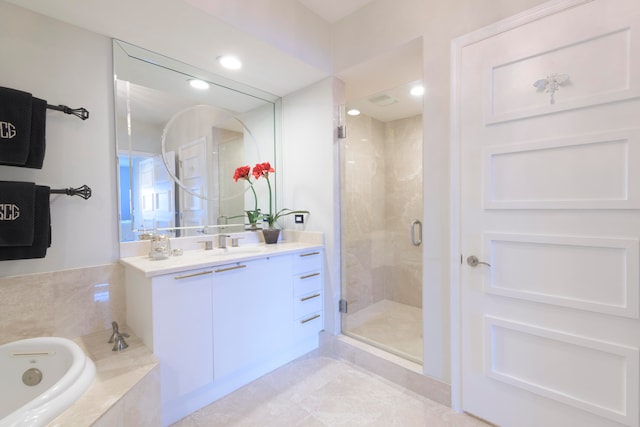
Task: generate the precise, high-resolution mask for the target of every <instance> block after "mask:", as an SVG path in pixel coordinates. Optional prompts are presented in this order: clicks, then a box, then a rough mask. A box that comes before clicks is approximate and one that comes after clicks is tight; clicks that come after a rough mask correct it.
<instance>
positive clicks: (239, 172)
mask: <svg viewBox="0 0 640 427" xmlns="http://www.w3.org/2000/svg"><path fill="white" fill-rule="evenodd" d="M249 172H251V167H249V166H248V165H247V166H240V167H239V168H236V171H235V173H234V174H233V180H234V181H235V182H238V180H239V179H241V178H242V179H246V180H247V181H249V182H251V181H250V180H249Z"/></svg>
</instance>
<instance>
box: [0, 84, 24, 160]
mask: <svg viewBox="0 0 640 427" xmlns="http://www.w3.org/2000/svg"><path fill="white" fill-rule="evenodd" d="M31 98H32V97H31V94H30V93H27V92H22V91H20V90H16V89H10V88H6V87H0V164H3V165H15V166H23V165H24V164H25V162H26V161H27V158H28V156H29V145H30V143H31Z"/></svg>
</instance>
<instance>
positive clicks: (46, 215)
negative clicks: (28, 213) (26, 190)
mask: <svg viewBox="0 0 640 427" xmlns="http://www.w3.org/2000/svg"><path fill="white" fill-rule="evenodd" d="M50 194H51V189H50V188H49V187H45V186H43V185H36V186H35V208H36V210H35V218H34V227H33V243H32V244H31V245H27V246H12V247H8V246H5V247H0V261H4V260H15V259H29V258H44V257H45V255H46V254H47V248H49V247H50V246H51V216H50V209H49V197H50Z"/></svg>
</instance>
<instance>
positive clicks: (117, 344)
mask: <svg viewBox="0 0 640 427" xmlns="http://www.w3.org/2000/svg"><path fill="white" fill-rule="evenodd" d="M111 327H112V328H113V333H112V334H111V337H110V338H109V344H111V343H113V348H112V349H111V350H112V351H122V350H124V349H125V348H127V347H129V344H127V342H126V341H125V340H124V339H125V338H129V334H127V333H125V332H120V331H119V330H118V322H115V321H114V322H111Z"/></svg>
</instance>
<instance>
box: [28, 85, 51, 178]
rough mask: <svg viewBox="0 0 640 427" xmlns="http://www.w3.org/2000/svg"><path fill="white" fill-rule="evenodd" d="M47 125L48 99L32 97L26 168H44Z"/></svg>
mask: <svg viewBox="0 0 640 427" xmlns="http://www.w3.org/2000/svg"><path fill="white" fill-rule="evenodd" d="M46 127H47V101H45V100H44V99H40V98H36V97H35V96H34V97H33V98H31V137H30V138H29V140H30V143H29V156H28V157H27V161H26V162H25V164H24V167H25V168H33V169H42V163H43V162H44V152H45V148H46V146H45V140H46V137H45V129H46Z"/></svg>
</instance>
